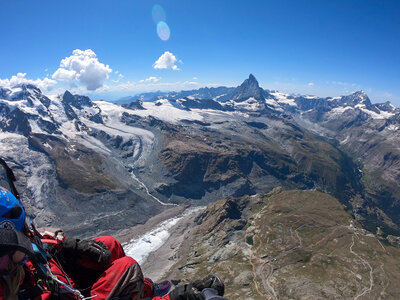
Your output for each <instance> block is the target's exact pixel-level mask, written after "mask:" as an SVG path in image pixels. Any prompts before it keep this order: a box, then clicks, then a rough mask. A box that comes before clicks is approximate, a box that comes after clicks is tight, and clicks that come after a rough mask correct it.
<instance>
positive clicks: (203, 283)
mask: <svg viewBox="0 0 400 300" xmlns="http://www.w3.org/2000/svg"><path fill="white" fill-rule="evenodd" d="M193 286H194V287H195V288H196V289H198V290H199V291H202V290H203V289H205V288H212V289H215V290H217V292H218V295H219V296H223V295H224V292H225V286H224V283H223V282H222V280H221V278H219V277H218V276H217V275H214V274H210V275H208V276H207V277H206V278H203V280H196V281H195V282H193Z"/></svg>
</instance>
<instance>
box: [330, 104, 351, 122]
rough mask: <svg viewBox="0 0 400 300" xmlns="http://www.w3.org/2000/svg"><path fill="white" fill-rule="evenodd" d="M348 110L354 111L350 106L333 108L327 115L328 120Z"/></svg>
mask: <svg viewBox="0 0 400 300" xmlns="http://www.w3.org/2000/svg"><path fill="white" fill-rule="evenodd" d="M349 109H351V110H352V109H354V108H353V107H351V106H339V107H335V108H333V109H332V110H331V111H330V112H329V113H328V115H329V119H332V118H335V117H337V116H339V115H341V114H343V113H344V112H345V111H346V110H349Z"/></svg>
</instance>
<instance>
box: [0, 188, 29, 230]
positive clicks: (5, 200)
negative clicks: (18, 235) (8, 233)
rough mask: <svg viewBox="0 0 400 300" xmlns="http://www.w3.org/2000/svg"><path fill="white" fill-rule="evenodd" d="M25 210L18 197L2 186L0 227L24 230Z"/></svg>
mask: <svg viewBox="0 0 400 300" xmlns="http://www.w3.org/2000/svg"><path fill="white" fill-rule="evenodd" d="M24 222H25V211H24V208H23V207H22V205H21V204H20V203H19V201H18V200H17V198H15V196H14V195H13V194H12V193H10V192H9V191H7V190H3V189H1V188H0V228H13V229H16V230H18V231H21V230H22V227H23V226H24Z"/></svg>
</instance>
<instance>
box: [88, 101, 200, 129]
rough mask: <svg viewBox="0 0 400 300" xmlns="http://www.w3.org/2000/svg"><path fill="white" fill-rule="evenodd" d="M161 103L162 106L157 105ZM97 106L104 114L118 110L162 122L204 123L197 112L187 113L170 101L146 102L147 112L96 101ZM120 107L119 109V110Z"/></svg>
mask: <svg viewBox="0 0 400 300" xmlns="http://www.w3.org/2000/svg"><path fill="white" fill-rule="evenodd" d="M156 103H159V104H161V105H156ZM96 104H97V105H98V106H99V107H100V109H101V110H102V111H103V112H106V111H107V109H108V110H109V111H110V110H118V111H122V110H123V111H124V112H127V113H129V114H131V115H137V116H140V117H148V116H152V117H155V118H157V119H160V120H162V121H166V122H170V123H177V122H178V121H179V120H183V119H186V120H197V121H203V116H202V115H201V114H200V113H198V112H195V111H193V110H190V111H187V110H182V109H179V108H176V107H174V106H173V105H172V104H171V103H170V102H169V101H168V100H166V99H161V100H158V101H156V102H144V103H143V107H144V108H145V110H130V109H125V108H123V107H122V106H119V105H117V104H113V103H109V102H106V101H96ZM117 106H119V108H117Z"/></svg>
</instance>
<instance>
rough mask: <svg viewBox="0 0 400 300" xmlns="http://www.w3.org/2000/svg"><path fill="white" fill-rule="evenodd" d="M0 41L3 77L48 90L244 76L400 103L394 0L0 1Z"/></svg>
mask: <svg viewBox="0 0 400 300" xmlns="http://www.w3.org/2000/svg"><path fill="white" fill-rule="evenodd" d="M155 5H157V6H155ZM159 21H164V23H160V24H159V25H158V26H159V29H161V30H162V33H161V34H160V35H158V34H157V23H158V22H159ZM166 26H168V28H169V34H168V30H166ZM0 36H1V39H2V46H1V47H0V84H3V85H6V84H12V83H14V82H21V81H31V82H35V83H37V84H38V85H39V86H40V87H41V88H42V89H45V90H46V91H47V93H56V92H59V91H61V90H63V89H66V88H68V89H72V90H73V91H75V92H78V93H81V94H88V95H90V96H91V97H92V98H93V99H99V98H104V99H107V100H111V99H115V98H118V97H122V96H127V95H133V94H136V93H138V92H143V91H153V90H180V89H192V88H198V87H201V86H206V85H208V86H212V85H228V86H236V85H239V84H240V83H241V82H242V81H243V80H244V79H245V78H247V77H248V75H249V73H253V74H254V75H255V76H256V78H257V79H258V81H259V82H260V85H261V86H262V87H264V88H269V89H277V90H280V91H284V92H289V93H305V94H315V95H319V96H328V95H330V96H337V95H341V94H348V93H351V92H353V91H355V90H360V89H363V90H365V91H366V92H367V94H368V95H369V96H370V97H371V99H372V101H373V102H382V101H386V100H390V101H392V102H393V103H394V104H395V105H396V106H400V1H395V0H394V1H390V0H385V1H380V0H376V1H369V0H343V1H342V0H335V1H327V0H298V1H267V0H265V1H239V0H230V1H228V0H221V1H218V0H202V1H187V0H181V1H178V0H168V1H166V0H165V1H157V2H154V1H149V0H141V1H134V0H128V1H122V0H120V1H111V0H109V1H105V0H96V1H92V0H85V1H82V0H81V1H74V0H69V1H54V0H53V1H40V0H38V1H31V0H19V1H1V2H0ZM73 51H75V52H73ZM18 73H26V74H19V75H17V74H18ZM13 76H14V77H13ZM46 77H47V79H46Z"/></svg>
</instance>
